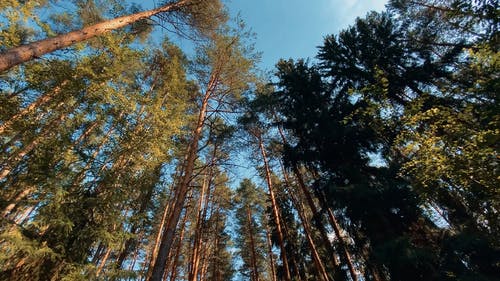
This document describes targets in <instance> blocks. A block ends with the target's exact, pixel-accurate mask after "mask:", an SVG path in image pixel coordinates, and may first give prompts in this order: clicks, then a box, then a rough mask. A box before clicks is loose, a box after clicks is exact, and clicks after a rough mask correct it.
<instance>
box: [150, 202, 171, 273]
mask: <svg viewBox="0 0 500 281" xmlns="http://www.w3.org/2000/svg"><path fill="white" fill-rule="evenodd" d="M171 200H173V199H171ZM170 205H171V203H170V202H168V203H167V204H165V207H164V209H163V214H162V216H161V222H160V225H159V227H158V234H157V235H156V239H155V243H154V245H153V248H152V249H151V254H150V256H149V259H148V258H146V260H149V268H150V269H152V268H151V266H152V265H154V264H155V262H156V258H157V256H158V249H159V248H160V242H161V237H162V235H163V228H164V227H165V223H166V221H167V215H168V213H169V210H170V207H171V206H170ZM149 271H151V270H148V272H149Z"/></svg>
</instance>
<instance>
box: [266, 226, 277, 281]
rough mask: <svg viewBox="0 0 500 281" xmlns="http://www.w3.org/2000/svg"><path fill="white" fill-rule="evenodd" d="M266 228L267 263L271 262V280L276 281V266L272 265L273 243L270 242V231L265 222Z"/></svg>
mask: <svg viewBox="0 0 500 281" xmlns="http://www.w3.org/2000/svg"><path fill="white" fill-rule="evenodd" d="M264 225H265V228H266V242H267V254H268V256H269V263H270V264H271V275H272V276H271V277H272V278H271V280H272V281H277V278H276V268H275V265H274V256H273V243H272V242H271V233H270V232H269V228H268V227H267V224H265V223H264Z"/></svg>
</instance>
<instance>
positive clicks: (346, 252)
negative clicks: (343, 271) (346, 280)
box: [323, 197, 358, 281]
mask: <svg viewBox="0 0 500 281" xmlns="http://www.w3.org/2000/svg"><path fill="white" fill-rule="evenodd" d="M323 200H326V199H325V198H324V197H323ZM324 206H325V207H326V210H327V213H328V219H329V220H330V224H331V225H332V228H333V231H334V232H335V236H337V239H338V241H339V245H340V248H341V249H342V254H343V255H344V259H345V262H346V263H347V267H348V268H349V273H350V274H351V278H352V280H353V281H358V274H357V273H356V269H355V268H354V264H353V262H352V259H351V255H350V253H349V250H348V248H347V244H346V243H345V241H344V237H343V236H342V233H341V229H340V226H339V224H338V222H337V219H336V218H335V215H334V214H333V211H332V209H331V208H330V207H327V205H326V202H324Z"/></svg>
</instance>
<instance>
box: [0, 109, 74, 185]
mask: <svg viewBox="0 0 500 281" xmlns="http://www.w3.org/2000/svg"><path fill="white" fill-rule="evenodd" d="M76 107H77V104H76V103H75V104H74V105H72V106H71V109H70V110H69V111H71V110H72V109H73V108H76ZM67 117H68V115H67V112H63V113H61V114H60V115H59V116H58V117H57V118H55V119H54V120H52V121H50V122H49V124H47V125H46V126H45V127H44V128H43V129H42V132H41V133H40V134H39V135H38V136H36V137H35V138H34V139H33V140H32V141H31V142H30V143H29V144H27V145H25V146H24V147H23V148H22V149H21V150H20V151H18V152H16V153H14V154H13V155H11V156H10V157H9V158H8V159H7V161H5V163H3V165H2V166H3V167H2V168H1V170H0V181H1V180H3V179H4V178H6V177H7V176H8V175H9V174H10V173H11V172H12V169H14V168H15V167H16V166H17V165H18V164H19V163H20V162H21V161H22V160H23V158H24V156H26V155H27V154H28V153H30V152H31V151H32V150H33V149H35V148H36V147H37V146H38V145H39V144H40V142H42V141H43V140H44V139H45V138H46V137H47V136H48V135H49V134H50V133H51V132H53V131H54V128H57V127H58V126H59V124H61V123H62V122H63V121H64V119H66V118H67Z"/></svg>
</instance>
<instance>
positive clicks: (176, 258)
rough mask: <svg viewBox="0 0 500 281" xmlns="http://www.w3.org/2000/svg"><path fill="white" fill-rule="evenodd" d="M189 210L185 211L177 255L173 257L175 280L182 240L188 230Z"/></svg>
mask: <svg viewBox="0 0 500 281" xmlns="http://www.w3.org/2000/svg"><path fill="white" fill-rule="evenodd" d="M187 218H188V215H187V210H186V212H185V213H184V218H183V219H182V223H181V232H180V234H179V239H178V242H177V247H176V250H175V255H174V257H173V259H172V269H171V270H170V280H172V281H173V280H175V279H176V278H177V267H178V264H179V257H180V255H181V249H182V241H183V240H184V233H185V232H186V222H187Z"/></svg>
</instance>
